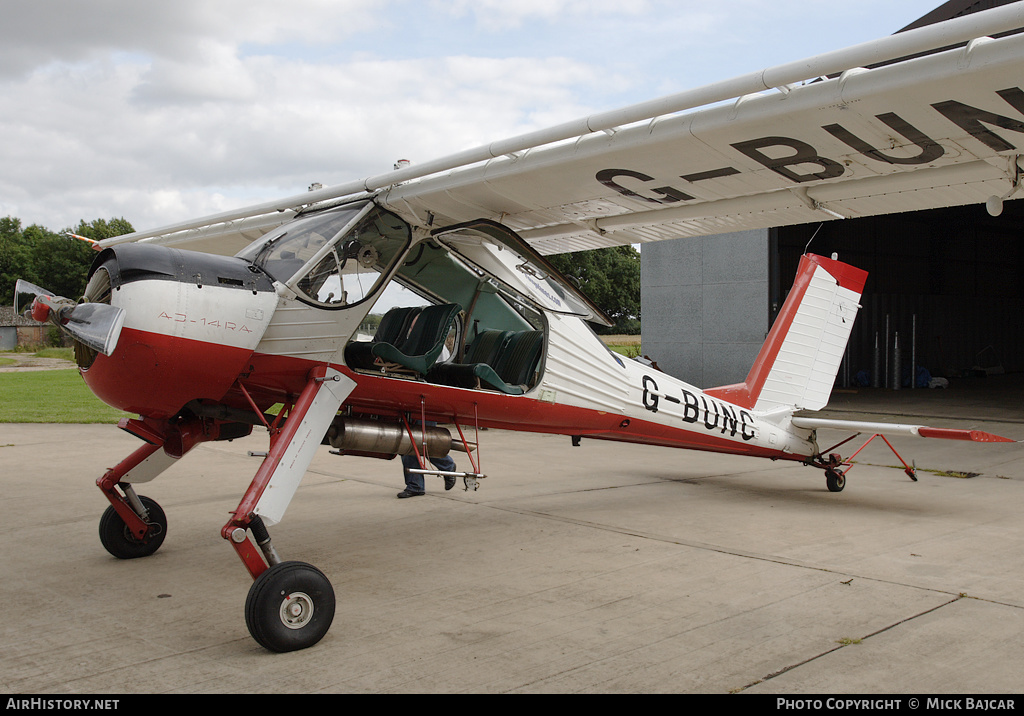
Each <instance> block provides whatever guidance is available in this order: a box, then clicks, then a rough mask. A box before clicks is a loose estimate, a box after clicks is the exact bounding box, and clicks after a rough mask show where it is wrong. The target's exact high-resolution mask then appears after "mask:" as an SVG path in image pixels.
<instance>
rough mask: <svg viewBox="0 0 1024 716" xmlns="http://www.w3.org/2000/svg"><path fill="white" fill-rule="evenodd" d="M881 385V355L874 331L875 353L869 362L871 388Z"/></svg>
mask: <svg viewBox="0 0 1024 716" xmlns="http://www.w3.org/2000/svg"><path fill="white" fill-rule="evenodd" d="M881 385H882V353H881V347H880V346H879V345H878V331H875V353H874V356H873V357H872V362H871V387H872V388H879V387H881Z"/></svg>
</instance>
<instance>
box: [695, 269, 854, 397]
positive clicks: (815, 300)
mask: <svg viewBox="0 0 1024 716" xmlns="http://www.w3.org/2000/svg"><path fill="white" fill-rule="evenodd" d="M867 275H868V274H867V272H866V271H862V270H861V269H859V268H856V267H854V266H850V265H849V264H844V263H842V262H840V261H836V260H835V259H828V258H825V257H824V256H817V255H815V254H804V256H802V257H801V258H800V268H799V269H798V270H797V275H796V280H795V281H794V282H793V289H792V290H791V291H790V293H789V296H788V297H787V298H786V302H785V303H784V304H783V306H782V310H781V311H780V312H779V315H778V317H777V318H776V319H775V324H774V325H773V326H772V329H771V331H769V333H768V338H767V339H766V340H765V343H764V345H763V346H762V347H761V352H760V353H758V355H757V360H756V361H754V366H753V367H752V368H751V369H750V373H749V374H748V375H747V378H746V380H745V381H743V382H742V383H738V384H736V385H726V386H721V387H718V388H711V389H710V390H707V391H705V392H706V393H708V394H709V395H714V396H717V397H719V398H722V399H723V400H728V401H729V402H731V403H735V404H737V405H740V406H743V407H745V408H751V409H754V410H757V411H764V410H771V409H772V408H776V407H780V406H786V407H791V408H794V409H807V410H819V409H821V408H824V407H825V405H827V404H828V399H829V395H830V394H831V392H832V385H833V383H834V382H835V378H836V373H838V372H839V364H840V363H841V362H842V360H843V352H844V351H845V350H846V343H847V341H848V340H849V339H850V331H852V330H853V321H854V319H855V318H856V317H857V311H858V309H860V304H859V303H858V301H859V300H860V295H861V292H862V291H863V290H864V282H865V280H866V279H867Z"/></svg>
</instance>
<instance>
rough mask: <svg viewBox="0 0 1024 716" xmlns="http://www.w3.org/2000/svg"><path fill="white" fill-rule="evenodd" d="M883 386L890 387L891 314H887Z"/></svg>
mask: <svg viewBox="0 0 1024 716" xmlns="http://www.w3.org/2000/svg"><path fill="white" fill-rule="evenodd" d="M882 385H884V386H885V387H886V388H888V387H889V314H888V313H887V314H885V380H883V381H882Z"/></svg>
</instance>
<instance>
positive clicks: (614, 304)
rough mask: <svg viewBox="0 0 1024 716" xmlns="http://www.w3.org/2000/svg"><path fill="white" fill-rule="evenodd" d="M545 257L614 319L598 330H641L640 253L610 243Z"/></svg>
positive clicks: (615, 331)
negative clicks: (609, 325)
mask: <svg viewBox="0 0 1024 716" xmlns="http://www.w3.org/2000/svg"><path fill="white" fill-rule="evenodd" d="M547 259H548V261H550V262H551V264H552V265H553V266H554V267H555V268H557V269H558V270H559V271H561V272H562V273H563V274H565V275H566V276H568V277H569V278H570V279H573V280H574V281H575V282H576V283H577V285H578V286H579V287H580V290H581V291H582V292H583V293H584V294H586V296H587V298H589V299H590V300H591V301H593V302H594V303H595V304H597V306H598V308H600V309H601V310H602V311H604V312H605V313H606V314H607V315H608V317H609V318H611V319H612V320H613V321H614V322H615V325H614V326H613V327H612V328H603V327H602V328H600V329H598V331H597V332H598V333H627V334H637V333H640V252H638V251H637V250H636V249H634V248H633V247H632V246H612V247H609V248H606V249H593V250H591V251H576V252H573V253H568V254H556V255H554V256H548V257H547Z"/></svg>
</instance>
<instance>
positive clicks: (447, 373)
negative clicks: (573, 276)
mask: <svg viewBox="0 0 1024 716" xmlns="http://www.w3.org/2000/svg"><path fill="white" fill-rule="evenodd" d="M487 333H494V334H501V335H500V336H499V335H494V336H488V339H487V342H486V343H485V344H482V345H481V347H480V350H481V353H482V352H483V350H484V346H485V345H488V346H493V345H494V344H497V350H496V352H495V353H494V354H492V355H491V356H489V357H490V358H491V361H490V364H489V363H472V364H469V363H465V364H449V365H445V364H441V365H438V366H436V368H435V370H434V371H432V372H431V375H430V376H429V379H430V380H434V381H436V382H439V383H444V384H446V385H456V386H460V387H463V388H477V387H484V388H493V389H495V390H500V391H501V392H503V393H507V394H509V395H522V394H523V393H525V392H526V391H527V390H529V388H530V384H531V383H532V382H533V374H534V373H535V372H536V370H537V364H538V363H539V362H540V357H541V353H542V352H543V349H544V333H543V332H542V331H519V332H513V333H505V332H499V331H485V332H484V333H483V334H481V336H483V335H485V334H487ZM477 340H479V337H478V338H477ZM476 345H477V344H476V341H474V344H473V346H471V349H472V348H475V347H476ZM468 355H469V353H467V356H468Z"/></svg>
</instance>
